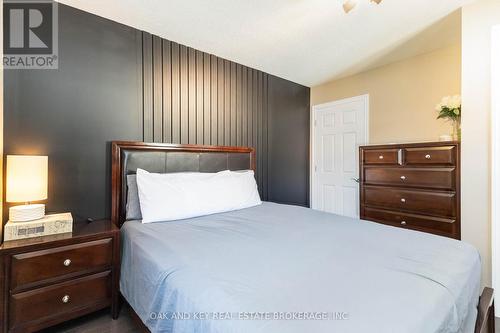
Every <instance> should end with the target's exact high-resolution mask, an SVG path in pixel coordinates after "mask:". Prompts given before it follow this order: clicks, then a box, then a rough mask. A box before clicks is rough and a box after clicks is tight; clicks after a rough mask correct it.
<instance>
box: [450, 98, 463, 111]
mask: <svg viewBox="0 0 500 333" xmlns="http://www.w3.org/2000/svg"><path fill="white" fill-rule="evenodd" d="M461 106H462V98H461V97H460V95H455V96H453V97H451V98H450V101H449V103H448V108H449V109H452V110H454V109H458V108H459V107H461Z"/></svg>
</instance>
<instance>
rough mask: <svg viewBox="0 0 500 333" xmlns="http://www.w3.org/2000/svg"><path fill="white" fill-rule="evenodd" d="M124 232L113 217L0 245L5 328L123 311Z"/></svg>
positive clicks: (0, 317) (0, 320)
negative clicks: (121, 237) (120, 304)
mask: <svg viewBox="0 0 500 333" xmlns="http://www.w3.org/2000/svg"><path fill="white" fill-rule="evenodd" d="M119 251H120V250H119V231H118V228H116V227H115V226H114V225H113V224H111V222H110V221H108V220H102V221H95V222H92V223H90V224H89V223H85V222H83V223H75V225H74V231H73V233H68V234H60V235H52V236H45V237H38V238H29V239H23V240H18V241H9V242H5V243H3V244H2V245H1V246H0V290H1V291H2V293H1V303H0V332H33V331H37V330H39V329H42V328H46V327H49V326H52V325H55V324H58V323H61V322H64V321H66V320H69V319H72V318H76V317H79V316H81V315H84V314H87V313H90V312H93V311H96V310H99V309H102V308H106V307H111V310H112V316H113V317H116V316H117V315H118V312H117V311H118V303H117V301H118V276H119V256H120V253H119Z"/></svg>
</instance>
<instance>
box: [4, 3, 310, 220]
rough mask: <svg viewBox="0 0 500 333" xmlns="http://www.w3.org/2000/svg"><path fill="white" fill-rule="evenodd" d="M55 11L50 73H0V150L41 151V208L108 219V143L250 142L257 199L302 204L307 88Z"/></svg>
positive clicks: (96, 20)
mask: <svg viewBox="0 0 500 333" xmlns="http://www.w3.org/2000/svg"><path fill="white" fill-rule="evenodd" d="M58 7H59V69H58V70H5V71H4V152H5V154H44V155H48V156H49V199H48V200H47V201H46V203H47V209H48V210H49V211H59V212H60V211H72V212H73V214H74V215H76V216H78V217H93V218H101V217H109V215H110V158H109V156H110V151H109V142H110V141H112V140H137V141H141V140H144V141H151V142H173V143H192V144H210V145H241V146H253V147H255V148H256V150H257V178H258V184H259V188H260V190H261V195H262V197H263V199H265V200H267V199H269V200H272V201H277V202H286V203H292V204H299V205H308V202H309V200H308V197H309V183H308V178H309V174H308V167H307V166H308V161H309V153H308V151H309V88H307V87H304V86H301V85H298V84H295V83H292V82H289V81H286V80H283V79H280V78H277V77H275V76H272V75H269V74H266V73H263V72H261V71H258V70H255V69H251V68H248V67H245V66H242V65H239V64H237V63H234V62H231V61H228V60H225V59H221V58H218V57H216V56H214V55H210V54H207V53H204V52H201V51H197V50H194V49H192V48H189V47H186V46H184V45H180V44H177V43H174V42H170V41H168V40H165V39H162V38H159V37H157V36H152V35H151V34H148V33H145V32H141V31H138V30H136V29H134V28H131V27H127V26H124V25H121V24H118V23H116V22H113V21H110V20H106V19H103V18H101V17H98V16H95V15H92V14H89V13H86V12H83V11H80V10H77V9H74V8H72V7H68V6H65V5H62V4H59V5H58ZM4 199H5V197H4ZM4 208H8V206H7V205H4ZM7 213H8V212H7V209H4V219H5V217H6V214H7Z"/></svg>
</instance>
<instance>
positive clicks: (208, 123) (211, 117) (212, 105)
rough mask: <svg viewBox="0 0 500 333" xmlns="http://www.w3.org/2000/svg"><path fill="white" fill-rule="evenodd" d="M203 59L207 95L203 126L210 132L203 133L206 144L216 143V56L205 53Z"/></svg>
mask: <svg viewBox="0 0 500 333" xmlns="http://www.w3.org/2000/svg"><path fill="white" fill-rule="evenodd" d="M205 60H206V61H207V67H206V70H205V72H206V73H207V75H208V77H207V80H206V85H205V86H206V87H207V88H208V89H207V91H206V96H207V98H208V99H207V101H208V102H207V104H206V106H207V108H208V110H209V112H208V113H205V114H206V117H207V119H205V128H207V130H208V129H210V132H209V133H210V134H209V135H208V136H207V134H206V133H205V143H206V144H207V145H210V144H211V145H216V144H217V120H218V112H219V110H218V109H217V57H215V56H213V55H208V54H205Z"/></svg>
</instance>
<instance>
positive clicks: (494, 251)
mask: <svg viewBox="0 0 500 333" xmlns="http://www.w3.org/2000/svg"><path fill="white" fill-rule="evenodd" d="M499 58H500V25H497V26H494V27H493V29H492V33H491V60H492V61H491V229H492V230H491V247H492V248H491V268H492V285H493V288H495V289H496V290H500V209H499V208H498V205H500V144H499V140H500V92H499V90H500V60H498V59H499ZM495 310H496V311H497V312H496V313H497V314H498V313H500V302H499V303H497V304H495ZM497 316H498V315H497Z"/></svg>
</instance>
